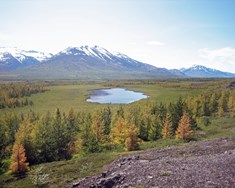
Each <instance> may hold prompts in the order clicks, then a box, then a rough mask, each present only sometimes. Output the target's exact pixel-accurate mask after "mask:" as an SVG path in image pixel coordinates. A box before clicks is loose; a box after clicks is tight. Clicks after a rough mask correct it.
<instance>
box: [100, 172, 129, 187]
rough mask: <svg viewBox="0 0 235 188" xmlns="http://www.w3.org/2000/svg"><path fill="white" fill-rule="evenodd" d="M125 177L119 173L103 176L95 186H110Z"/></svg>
mask: <svg viewBox="0 0 235 188" xmlns="http://www.w3.org/2000/svg"><path fill="white" fill-rule="evenodd" d="M124 179H125V177H123V176H122V175H120V174H114V175H112V176H111V177H107V178H103V179H101V180H99V181H98V182H97V187H102V188H112V187H113V186H114V185H116V184H118V183H120V182H121V181H123V180H124Z"/></svg>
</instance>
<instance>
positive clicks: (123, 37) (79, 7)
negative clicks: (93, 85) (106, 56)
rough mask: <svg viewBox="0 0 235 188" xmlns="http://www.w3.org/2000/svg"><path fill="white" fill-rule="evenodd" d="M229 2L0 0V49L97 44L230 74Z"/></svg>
mask: <svg viewBox="0 0 235 188" xmlns="http://www.w3.org/2000/svg"><path fill="white" fill-rule="evenodd" d="M234 10H235V1H233V0H0V46H5V47H11V46H17V47H19V48H22V49H35V50H39V51H44V52H52V53H57V52H59V51H61V50H63V49H65V48H66V47H68V46H80V45H86V44H87V45H99V46H102V47H104V48H106V49H108V50H111V51H118V52H122V53H125V54H127V55H128V56H130V57H132V58H134V59H137V60H140V61H142V62H145V63H149V64H153V65H155V66H157V67H166V68H181V67H190V66H191V65H193V64H201V65H205V66H208V67H211V68H217V69H221V70H223V71H230V72H234V73H235V35H234V33H235V13H234Z"/></svg>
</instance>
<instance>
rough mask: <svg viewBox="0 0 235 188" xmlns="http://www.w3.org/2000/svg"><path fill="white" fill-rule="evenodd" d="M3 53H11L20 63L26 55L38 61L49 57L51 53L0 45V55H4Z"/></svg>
mask: <svg viewBox="0 0 235 188" xmlns="http://www.w3.org/2000/svg"><path fill="white" fill-rule="evenodd" d="M4 53H9V54H11V55H12V56H13V57H14V58H16V59H17V60H18V61H19V62H20V63H23V61H24V60H25V59H26V58H27V57H33V58H35V59H36V60H38V61H45V60H47V59H49V58H51V57H52V56H53V55H52V54H51V53H43V52H38V51H34V50H28V51H27V50H21V49H19V48H17V47H12V48H7V47H0V54H1V57H2V56H4Z"/></svg>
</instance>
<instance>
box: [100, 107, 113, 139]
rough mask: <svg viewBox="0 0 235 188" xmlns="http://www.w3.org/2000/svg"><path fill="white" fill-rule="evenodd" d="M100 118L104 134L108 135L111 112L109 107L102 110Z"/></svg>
mask: <svg viewBox="0 0 235 188" xmlns="http://www.w3.org/2000/svg"><path fill="white" fill-rule="evenodd" d="M102 118H103V123H104V134H105V135H109V133H110V129H111V121H112V112H111V109H110V107H109V106H108V107H107V108H104V110H103V112H102Z"/></svg>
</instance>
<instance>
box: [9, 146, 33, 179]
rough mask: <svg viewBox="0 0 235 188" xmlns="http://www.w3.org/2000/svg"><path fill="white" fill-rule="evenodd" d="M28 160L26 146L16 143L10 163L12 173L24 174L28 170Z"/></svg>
mask: <svg viewBox="0 0 235 188" xmlns="http://www.w3.org/2000/svg"><path fill="white" fill-rule="evenodd" d="M26 160H27V158H26V157H25V149H24V146H23V145H22V144H20V145H19V144H15V145H14V146H13V150H12V155H11V164H10V170H11V171H12V173H14V174H17V175H22V174H24V173H25V172H26V171H28V168H29V167H28V166H29V163H27V162H26Z"/></svg>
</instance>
